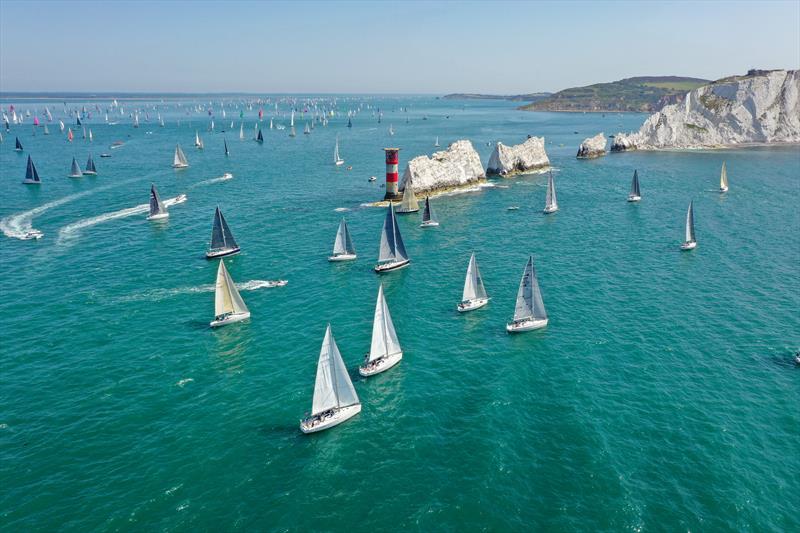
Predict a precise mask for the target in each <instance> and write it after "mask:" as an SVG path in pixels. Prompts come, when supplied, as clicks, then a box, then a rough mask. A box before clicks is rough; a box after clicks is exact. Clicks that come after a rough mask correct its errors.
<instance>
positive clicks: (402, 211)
mask: <svg viewBox="0 0 800 533" xmlns="http://www.w3.org/2000/svg"><path fill="white" fill-rule="evenodd" d="M418 211H419V207H418V208H416V209H403V208H402V207H398V208H396V209H395V210H394V212H395V213H397V214H398V215H407V214H409V213H416V212H418Z"/></svg>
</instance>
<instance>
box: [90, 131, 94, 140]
mask: <svg viewBox="0 0 800 533" xmlns="http://www.w3.org/2000/svg"><path fill="white" fill-rule="evenodd" d="M92 141H94V135H92V130H91V128H90V129H89V142H92Z"/></svg>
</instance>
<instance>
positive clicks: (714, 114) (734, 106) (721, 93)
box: [611, 70, 800, 152]
mask: <svg viewBox="0 0 800 533" xmlns="http://www.w3.org/2000/svg"><path fill="white" fill-rule="evenodd" d="M771 143H800V71H797V70H772V71H764V70H751V71H749V72H748V73H747V74H746V75H745V76H731V77H728V78H723V79H721V80H717V81H715V82H713V83H710V84H708V85H705V86H703V87H699V88H697V89H695V90H693V91H691V92H689V93H688V94H687V95H686V98H685V99H684V101H683V102H682V103H680V104H674V105H668V106H666V107H664V108H663V109H662V110H661V111H659V112H657V113H655V114H653V115H651V116H650V117H649V118H648V119H647V120H646V121H645V123H644V124H643V125H642V127H641V128H640V129H639V131H638V132H636V133H633V134H630V135H623V134H620V135H617V136H616V137H615V139H614V143H613V145H612V147H611V151H612V152H622V151H626V150H631V149H636V150H657V149H669V148H721V147H726V146H736V145H742V144H771Z"/></svg>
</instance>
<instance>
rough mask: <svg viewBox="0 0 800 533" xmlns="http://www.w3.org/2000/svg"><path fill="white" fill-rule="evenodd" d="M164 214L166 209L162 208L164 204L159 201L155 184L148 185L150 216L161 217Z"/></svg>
mask: <svg viewBox="0 0 800 533" xmlns="http://www.w3.org/2000/svg"><path fill="white" fill-rule="evenodd" d="M166 212H167V208H166V207H164V202H162V201H161V197H160V196H159V195H158V191H157V190H156V186H155V184H152V185H150V216H151V217H152V216H154V215H161V214H163V213H166Z"/></svg>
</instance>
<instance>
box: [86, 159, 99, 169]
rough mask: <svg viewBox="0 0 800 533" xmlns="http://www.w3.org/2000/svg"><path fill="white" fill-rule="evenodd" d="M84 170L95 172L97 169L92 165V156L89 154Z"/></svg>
mask: <svg viewBox="0 0 800 533" xmlns="http://www.w3.org/2000/svg"><path fill="white" fill-rule="evenodd" d="M86 172H97V169H96V168H95V166H94V160H93V159H92V156H89V160H88V161H86Z"/></svg>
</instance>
